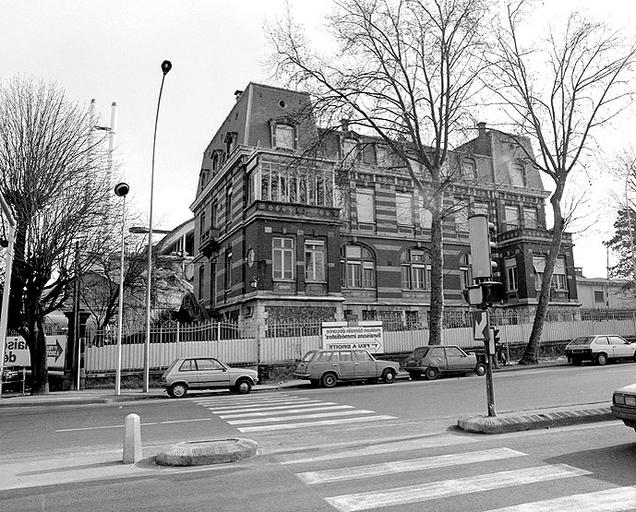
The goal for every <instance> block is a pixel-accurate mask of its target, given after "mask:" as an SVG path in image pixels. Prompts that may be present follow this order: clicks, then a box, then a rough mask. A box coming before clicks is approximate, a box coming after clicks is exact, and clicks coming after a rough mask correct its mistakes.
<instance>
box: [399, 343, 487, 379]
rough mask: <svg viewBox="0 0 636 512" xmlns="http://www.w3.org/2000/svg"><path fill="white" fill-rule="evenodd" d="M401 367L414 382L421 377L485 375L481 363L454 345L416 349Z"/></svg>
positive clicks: (482, 363)
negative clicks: (449, 374) (466, 374)
mask: <svg viewBox="0 0 636 512" xmlns="http://www.w3.org/2000/svg"><path fill="white" fill-rule="evenodd" d="M403 366H404V369H405V370H406V371H407V372H408V373H409V375H410V376H411V379H414V380H416V379H419V378H420V377H421V376H422V375H424V376H425V377H426V378H427V379H430V380H433V379H436V378H437V377H439V376H440V375H441V374H444V373H473V372H474V373H476V374H477V375H484V374H485V373H486V365H485V364H484V362H483V361H478V360H477V356H476V355H475V354H467V353H466V352H464V351H463V350H462V349H461V348H459V347H458V346H455V345H443V346H442V345H439V346H429V347H418V348H416V349H415V350H414V351H413V352H412V353H411V355H410V356H408V357H407V358H406V361H404V364H403Z"/></svg>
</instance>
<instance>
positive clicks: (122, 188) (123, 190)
mask: <svg viewBox="0 0 636 512" xmlns="http://www.w3.org/2000/svg"><path fill="white" fill-rule="evenodd" d="M129 190H130V188H129V187H128V185H127V184H126V183H123V182H122V183H118V184H117V185H115V194H116V195H118V196H120V197H121V198H122V204H121V252H120V255H119V309H118V312H119V314H118V315H117V369H116V370H115V396H119V395H120V394H121V337H122V329H123V319H124V263H125V261H124V254H125V247H126V241H125V234H126V194H128V191H129Z"/></svg>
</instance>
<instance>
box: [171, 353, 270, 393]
mask: <svg viewBox="0 0 636 512" xmlns="http://www.w3.org/2000/svg"><path fill="white" fill-rule="evenodd" d="M257 382H258V372H256V371H255V370H250V369H247V368H232V367H230V366H228V365H227V364H225V363H223V362H221V361H219V360H218V359H214V358H213V357H180V358H179V359H175V360H174V361H173V362H172V363H171V364H170V366H169V367H168V369H167V370H166V371H165V372H163V375H162V376H161V380H160V383H161V386H162V387H163V388H164V389H165V390H166V391H167V392H168V395H170V396H171V397H172V398H183V397H184V396H186V394H187V392H188V390H189V389H216V388H228V389H229V390H230V391H234V392H236V393H241V394H245V393H249V392H250V391H251V389H252V386H253V385H254V384H256V383H257Z"/></svg>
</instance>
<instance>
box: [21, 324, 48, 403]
mask: <svg viewBox="0 0 636 512" xmlns="http://www.w3.org/2000/svg"><path fill="white" fill-rule="evenodd" d="M22 335H23V336H24V338H25V340H26V342H27V345H28V347H29V354H30V356H31V394H32V395H45V394H48V392H49V370H48V367H47V362H46V335H45V332H44V324H43V319H42V317H41V315H38V318H37V319H36V320H35V322H33V323H32V324H31V326H30V329H29V330H28V331H23V332H22Z"/></svg>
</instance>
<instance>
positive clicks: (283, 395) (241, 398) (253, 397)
mask: <svg viewBox="0 0 636 512" xmlns="http://www.w3.org/2000/svg"><path fill="white" fill-rule="evenodd" d="M292 396H294V395H289V394H287V393H267V394H265V393H258V395H241V396H237V395H226V396H199V397H194V398H193V399H194V400H197V401H202V402H210V401H214V402H236V401H245V400H252V401H254V400H269V399H271V398H290V397H292Z"/></svg>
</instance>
